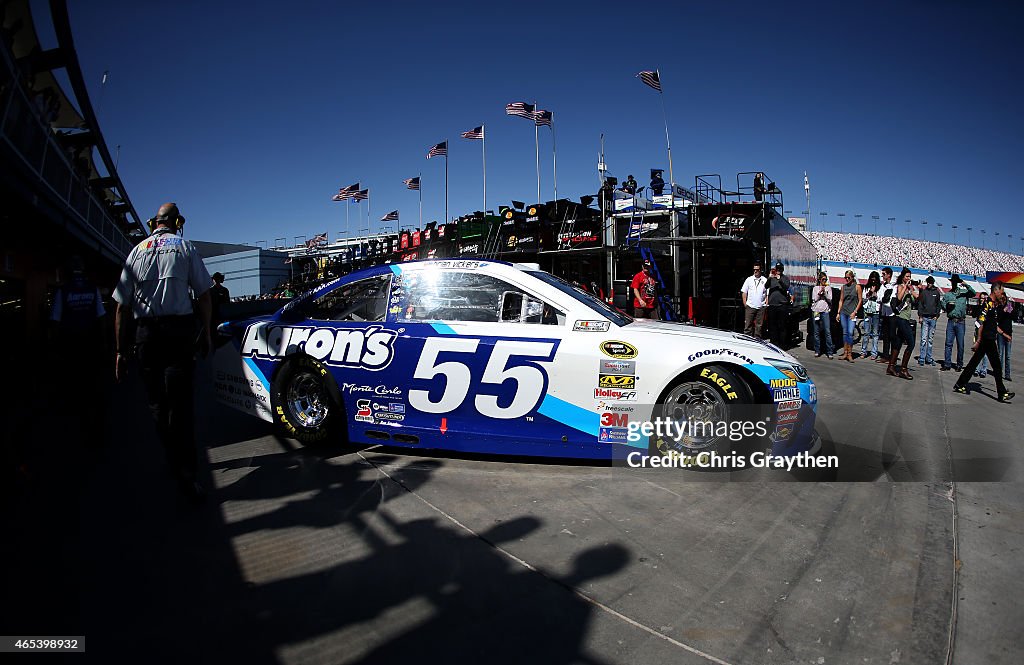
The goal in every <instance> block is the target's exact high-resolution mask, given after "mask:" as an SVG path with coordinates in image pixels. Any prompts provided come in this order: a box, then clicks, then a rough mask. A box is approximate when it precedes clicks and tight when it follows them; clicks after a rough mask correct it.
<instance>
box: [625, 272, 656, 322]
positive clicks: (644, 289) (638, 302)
mask: <svg viewBox="0 0 1024 665" xmlns="http://www.w3.org/2000/svg"><path fill="white" fill-rule="evenodd" d="M652 269H653V266H652V265H651V261H650V259H644V262H643V265H642V266H641V267H640V272H638V273H637V274H636V275H634V276H633V281H632V282H631V283H630V285H629V286H630V288H631V289H633V316H634V317H635V318H637V319H657V318H658V282H657V280H655V279H654V275H652V274H651V270H652Z"/></svg>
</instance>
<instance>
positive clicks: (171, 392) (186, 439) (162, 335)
mask: <svg viewBox="0 0 1024 665" xmlns="http://www.w3.org/2000/svg"><path fill="white" fill-rule="evenodd" d="M149 222H150V228H151V229H153V234H152V235H151V236H150V237H149V238H147V239H145V240H143V241H142V242H140V243H139V244H138V245H136V246H135V247H134V248H133V249H132V251H131V252H129V254H128V258H127V260H126V261H125V266H124V270H123V271H122V272H121V279H120V281H118V284H117V288H116V289H115V290H114V300H116V301H117V303H118V304H117V312H116V315H115V326H114V334H115V341H116V343H117V360H116V363H115V373H116V376H117V380H118V381H121V380H122V379H124V377H125V373H126V370H127V363H128V358H129V356H130V355H131V354H132V352H133V351H134V355H135V356H136V358H137V359H138V362H139V368H140V370H141V374H142V381H143V384H144V385H145V388H146V396H147V401H148V402H149V409H150V411H151V412H152V415H153V419H154V420H155V421H156V431H157V436H158V437H159V438H160V442H161V443H162V444H163V447H164V452H165V453H166V455H167V461H168V463H169V465H170V467H171V469H172V471H173V472H174V474H175V477H176V480H177V481H178V487H179V489H180V490H181V492H182V493H183V494H185V495H187V496H189V497H190V498H193V499H201V498H202V497H203V488H202V486H201V485H200V484H199V482H198V478H197V469H198V460H197V451H196V441H195V431H194V430H195V423H194V418H193V406H194V405H193V400H194V395H193V391H194V386H193V373H194V369H195V353H196V344H197V342H198V343H199V344H200V345H201V351H202V352H204V353H205V352H206V351H207V350H209V349H210V313H211V312H210V309H211V308H210V287H211V284H212V280H211V279H210V273H209V272H207V270H206V266H205V265H203V260H202V257H201V256H200V255H199V252H197V251H196V249H195V247H193V245H192V243H191V242H189V241H187V240H185V239H184V238H181V237H179V236H178V235H177V233H178V231H180V230H181V228H182V226H183V225H184V223H185V219H184V218H183V217H182V216H181V215H180V213H179V212H178V206H177V205H176V204H174V203H165V204H164V205H162V206H160V209H159V211H158V212H157V214H156V217H154V218H153V219H151V220H149ZM193 297H194V298H195V299H196V300H197V303H198V308H199V314H200V319H201V321H200V323H201V326H202V328H201V329H200V331H199V333H198V336H197V334H196V317H195V312H194V309H193V304H192V298H193ZM132 316H134V317H135V319H136V321H137V323H138V328H137V331H136V335H135V340H134V344H133V343H132V340H129V339H128V332H127V330H128V320H129V318H131V317H132Z"/></svg>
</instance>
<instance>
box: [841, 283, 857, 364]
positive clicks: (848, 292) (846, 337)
mask: <svg viewBox="0 0 1024 665" xmlns="http://www.w3.org/2000/svg"><path fill="white" fill-rule="evenodd" d="M845 279H846V283H845V284H843V288H842V289H841V290H840V292H839V308H838V313H837V314H836V321H838V322H839V325H841V326H842V327H843V355H841V356H839V359H840V360H845V361H847V362H851V363H852V362H853V326H854V324H855V321H854V318H853V315H854V314H856V313H857V310H858V309H860V305H861V303H862V302H863V290H862V289H861V288H860V284H858V283H857V278H856V276H855V275H854V274H853V271H852V270H847V271H846V275H845Z"/></svg>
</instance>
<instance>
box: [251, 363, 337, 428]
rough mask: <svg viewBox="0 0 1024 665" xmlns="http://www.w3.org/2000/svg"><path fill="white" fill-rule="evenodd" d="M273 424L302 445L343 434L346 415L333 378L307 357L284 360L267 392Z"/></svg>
mask: <svg viewBox="0 0 1024 665" xmlns="http://www.w3.org/2000/svg"><path fill="white" fill-rule="evenodd" d="M270 402H271V406H272V407H273V409H274V424H275V425H276V426H277V427H278V430H279V431H280V432H281V434H282V435H283V436H286V437H288V438H292V439H297V440H298V441H299V442H301V443H302V444H303V445H323V444H325V443H328V442H331V441H338V440H339V438H338V437H341V436H343V435H344V429H345V414H344V409H343V407H342V406H341V399H340V396H339V395H338V389H337V386H335V385H334V379H333V378H332V377H331V375H330V373H328V371H327V368H326V367H324V366H323V365H321V364H320V363H318V362H317V361H316V360H314V359H313V358H310V357H309V356H298V357H296V358H294V359H293V360H290V361H289V362H287V363H286V364H285V365H284V367H282V368H281V369H280V371H279V372H278V373H277V376H276V377H274V385H273V388H272V389H271V392H270Z"/></svg>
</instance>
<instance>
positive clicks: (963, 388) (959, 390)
mask: <svg viewBox="0 0 1024 665" xmlns="http://www.w3.org/2000/svg"><path fill="white" fill-rule="evenodd" d="M953 392H955V393H960V394H961V395H966V394H967V387H966V386H953Z"/></svg>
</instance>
